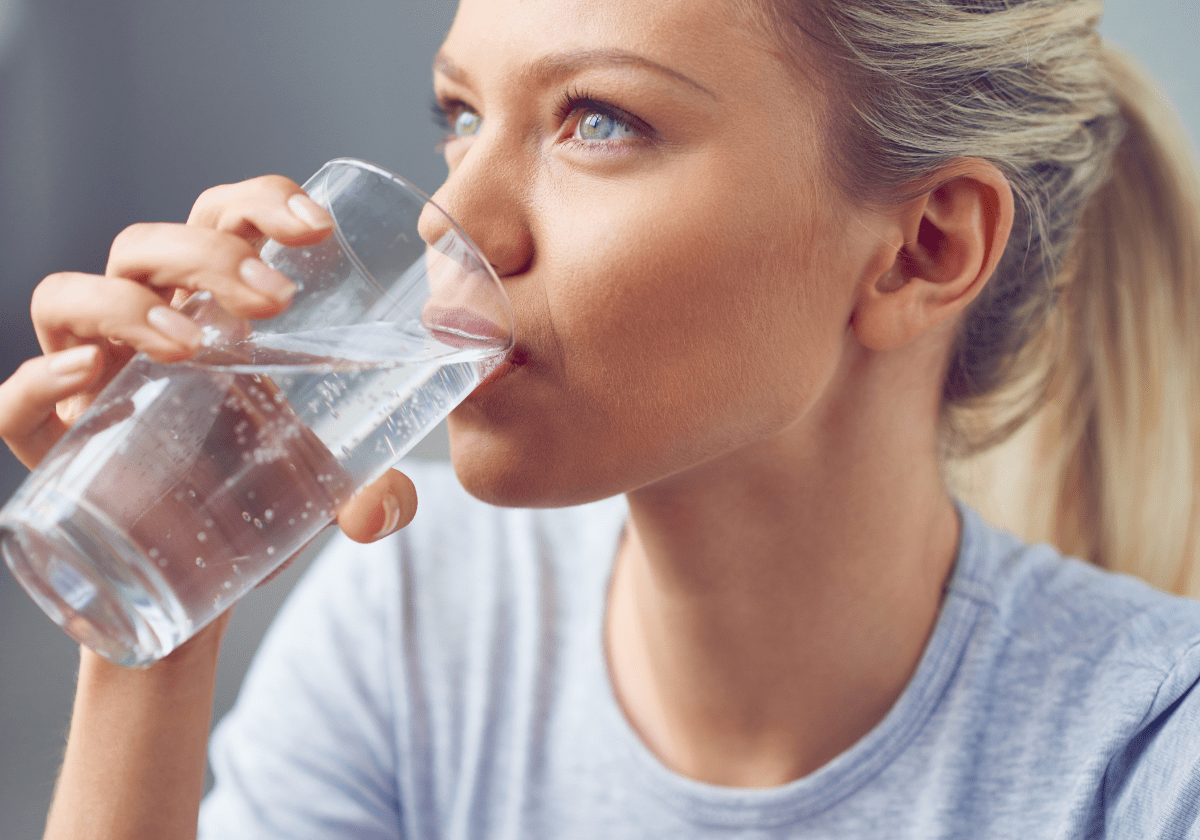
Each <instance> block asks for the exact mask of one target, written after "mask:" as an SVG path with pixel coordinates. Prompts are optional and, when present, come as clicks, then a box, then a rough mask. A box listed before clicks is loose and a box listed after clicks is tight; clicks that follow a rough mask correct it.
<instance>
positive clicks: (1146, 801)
mask: <svg viewBox="0 0 1200 840" xmlns="http://www.w3.org/2000/svg"><path fill="white" fill-rule="evenodd" d="M1198 680H1200V644H1198V645H1195V646H1193V647H1192V648H1190V649H1189V650H1188V651H1187V653H1186V654H1185V655H1184V656H1183V657H1182V659H1181V660H1180V662H1179V663H1178V664H1177V665H1176V667H1175V668H1173V669H1172V670H1171V671H1170V673H1168V674H1167V677H1166V679H1165V680H1164V681H1163V682H1162V684H1161V686H1160V687H1159V690H1158V693H1157V695H1156V696H1155V698H1154V702H1153V703H1152V705H1151V707H1150V709H1149V711H1148V712H1147V715H1146V718H1145V719H1144V721H1143V726H1142V728H1141V729H1140V731H1139V732H1138V733H1137V735H1136V736H1135V737H1134V738H1132V739H1131V740H1130V741H1129V743H1128V744H1127V745H1126V746H1125V748H1124V749H1123V750H1122V751H1121V752H1120V753H1118V754H1117V755H1116V756H1115V757H1114V760H1113V761H1112V762H1111V763H1110V764H1109V770H1108V773H1107V775H1106V784H1105V804H1106V808H1105V836H1106V837H1114V838H1115V837H1121V838H1126V837H1137V838H1139V840H1183V838H1191V840H1195V839H1196V838H1200V684H1198Z"/></svg>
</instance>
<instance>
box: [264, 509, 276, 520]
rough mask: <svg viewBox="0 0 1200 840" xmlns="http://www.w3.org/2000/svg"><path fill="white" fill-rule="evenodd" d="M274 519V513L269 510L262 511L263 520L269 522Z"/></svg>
mask: <svg viewBox="0 0 1200 840" xmlns="http://www.w3.org/2000/svg"><path fill="white" fill-rule="evenodd" d="M274 518H275V511H274V510H272V509H271V508H267V509H266V510H264V511H263V519H265V520H267V521H268V522H270V521H271V520H272V519H274Z"/></svg>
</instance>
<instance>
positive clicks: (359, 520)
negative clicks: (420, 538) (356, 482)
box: [338, 470, 417, 543]
mask: <svg viewBox="0 0 1200 840" xmlns="http://www.w3.org/2000/svg"><path fill="white" fill-rule="evenodd" d="M416 512H417V490H416V488H415V487H413V483H412V481H410V480H409V478H408V476H406V475H404V474H403V473H401V472H397V471H396V470H388V471H387V473H386V474H384V476H383V477H382V478H379V479H378V480H376V481H374V482H373V483H371V484H368V485H367V486H366V487H364V488H363V489H362V490H360V491H358V493H356V494H355V495H354V497H353V498H351V499H350V501H348V502H346V503H345V504H344V505H343V506H342V507H341V509H340V510H339V511H338V526H339V527H340V528H341V529H342V531H343V532H344V533H345V534H346V536H347V537H349V538H350V539H352V540H354V541H355V542H360V543H369V542H375V540H378V539H382V538H384V537H386V536H387V535H388V534H393V533H395V532H396V531H398V530H400V529H401V528H403V527H404V526H405V525H407V524H408V523H409V522H412V518H413V516H414V515H416Z"/></svg>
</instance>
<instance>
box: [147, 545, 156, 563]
mask: <svg viewBox="0 0 1200 840" xmlns="http://www.w3.org/2000/svg"><path fill="white" fill-rule="evenodd" d="M147 554H149V555H150V559H151V560H154V559H156V558H157V557H158V549H157V548H152V549H150V551H148V552H147Z"/></svg>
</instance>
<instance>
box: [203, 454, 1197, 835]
mask: <svg viewBox="0 0 1200 840" xmlns="http://www.w3.org/2000/svg"><path fill="white" fill-rule="evenodd" d="M412 474H413V477H414V480H415V481H416V484H417V487H418V491H419V494H420V496H421V510H420V512H419V513H418V515H417V519H416V521H415V522H414V523H413V524H412V525H411V526H410V527H409V528H407V529H405V530H404V531H402V532H401V533H400V534H398V535H397V536H396V537H394V538H390V539H388V540H384V541H383V542H382V543H378V544H375V545H373V546H366V547H364V546H358V545H355V544H352V543H349V542H347V541H344V540H342V541H338V542H335V543H332V544H331V546H330V547H329V549H328V550H327V551H326V553H325V555H324V556H323V557H322V558H321V559H320V560H318V561H317V563H316V564H315V565H314V567H313V568H312V569H311V570H310V572H309V573H308V574H307V576H306V578H305V579H304V580H303V582H302V583H301V584H300V586H299V587H298V588H297V590H296V592H295V593H293V595H292V596H291V599H290V601H289V602H288V604H287V606H286V607H285V608H284V610H283V612H282V613H281V615H280V617H279V618H278V620H277V621H276V623H275V625H274V627H273V628H272V630H271V632H270V633H269V634H268V637H267V639H266V640H265V642H264V644H263V647H262V649H261V650H260V652H259V655H258V658H257V660H256V662H255V665H254V667H253V668H252V670H251V673H250V675H249V677H248V678H247V681H246V684H245V686H244V688H243V690H242V694H241V697H240V699H239V701H238V704H237V706H236V708H235V709H234V711H233V712H232V713H231V714H230V715H229V717H228V718H226V720H225V721H224V722H223V723H222V724H221V726H220V728H219V731H218V733H217V735H216V736H215V737H214V743H213V748H212V759H213V765H214V770H215V773H216V776H217V786H216V788H215V789H214V791H213V793H212V794H211V795H210V796H209V798H208V799H207V800H206V802H205V805H204V808H203V810H202V813H201V837H203V838H210V839H211V840H218V838H219V840H236V838H255V839H256V840H261V838H288V840H302V838H321V839H322V840H332V838H396V837H404V838H447V839H449V838H455V840H457V838H477V837H503V838H571V840H587V838H596V840H601V838H603V840H624V838H655V840H664V838H706V837H713V838H716V837H721V838H724V837H738V838H776V837H789V838H810V837H811V838H834V837H837V838H842V837H852V838H856V839H857V840H862V839H863V838H887V840H897V838H921V840H932V838H972V840H975V839H976V838H1014V840H1033V838H1075V837H1078V838H1085V837H1086V838H1093V837H1120V838H1136V840H1151V838H1167V837H1172V838H1177V837H1200V692H1197V691H1195V690H1193V686H1194V685H1195V683H1196V681H1197V678H1198V676H1200V603H1196V602H1193V601H1188V600H1183V599H1177V598H1172V597H1169V596H1167V595H1163V594H1161V593H1159V592H1157V591H1154V590H1152V589H1150V588H1149V587H1147V586H1145V585H1143V584H1141V583H1139V582H1137V581H1134V580H1132V579H1129V578H1125V577H1121V576H1116V575H1111V574H1107V573H1105V572H1102V571H1099V570H1097V569H1095V568H1093V567H1091V566H1088V565H1085V564H1083V563H1080V562H1077V561H1074V560H1064V559H1063V558H1061V557H1060V556H1059V555H1058V554H1056V553H1055V552H1054V551H1052V550H1051V549H1049V548H1046V547H1044V546H1041V547H1027V546H1024V545H1022V544H1021V543H1019V542H1018V541H1017V540H1015V539H1014V538H1012V537H1011V536H1008V535H1006V534H1004V533H1001V532H999V531H996V530H994V529H992V528H990V527H989V526H987V525H986V524H984V523H983V522H982V521H981V520H980V519H979V518H978V516H976V515H975V514H974V513H973V512H971V511H970V510H967V509H963V510H962V516H963V524H964V527H963V537H962V544H961V546H960V550H959V556H958V561H957V564H956V568H955V571H954V574H953V577H952V580H951V582H950V584H949V588H948V592H947V596H946V599H945V601H944V606H943V607H942V612H941V616H940V617H939V619H938V622H937V626H936V628H935V630H934V633H933V635H932V637H931V639H930V641H929V645H928V648H927V650H926V651H925V654H924V656H923V658H922V660H921V662H920V665H919V666H918V669H917V672H916V674H915V675H914V677H913V679H912V682H911V683H910V684H909V686H908V687H907V688H906V689H905V691H904V692H903V694H902V695H901V697H900V699H899V700H898V701H897V702H896V704H895V706H894V707H893V708H892V710H891V711H890V712H889V713H888V715H887V716H886V717H885V718H884V719H883V720H882V721H881V722H880V723H879V724H878V725H877V726H876V727H875V728H874V729H873V730H872V731H871V732H869V733H868V734H867V735H866V736H865V737H864V738H863V739H862V740H861V741H859V742H858V743H857V744H855V745H854V746H852V747H851V748H850V749H848V750H847V751H846V752H845V753H843V754H842V755H840V756H838V757H837V758H835V759H834V760H833V761H831V762H829V763H828V764H827V765H825V766H824V767H822V768H820V769H819V770H817V771H816V772H814V773H812V774H810V775H808V776H806V777H804V778H802V779H798V780H797V781H795V782H792V783H790V784H787V785H784V786H782V787H777V788H769V789H753V790H748V789H736V788H725V787H719V786H714V785H708V784H703V783H699V782H696V781H693V780H690V779H687V778H684V777H681V776H679V775H677V774H675V773H673V772H671V771H670V770H668V769H667V768H666V767H665V766H663V765H662V764H661V763H660V762H659V761H658V760H657V759H656V758H655V756H654V755H653V754H652V753H650V752H649V750H647V749H646V747H645V746H644V745H643V744H642V742H641V741H640V740H639V739H638V737H637V736H636V734H635V733H634V732H633V730H632V729H631V728H630V726H629V724H628V723H627V721H626V719H625V718H624V716H623V714H622V712H621V711H620V708H619V706H618V705H617V702H616V700H615V698H614V696H613V692H612V687H611V684H610V682H609V678H608V673H607V669H606V665H605V659H604V653H603V643H602V622H603V615H604V612H603V610H604V601H605V593H606V587H607V585H608V578H609V573H610V571H611V566H612V559H613V557H614V555H615V551H616V546H617V541H618V539H619V537H620V533H621V529H622V527H623V524H624V520H625V517H626V514H627V509H626V506H625V502H624V500H623V499H621V498H617V499H612V500H608V501H605V502H600V503H597V504H594V505H588V506H584V507H579V508H572V509H566V510H551V511H530V510H502V509H497V508H492V507H488V506H486V505H483V504H481V503H480V502H478V501H475V500H474V499H472V498H470V497H469V496H468V495H467V494H466V493H464V492H463V491H462V490H461V488H459V486H458V484H457V482H456V481H455V480H454V478H453V475H452V474H451V473H450V472H449V471H448V470H447V469H445V468H441V467H431V468H415V469H414V470H413V471H412Z"/></svg>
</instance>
